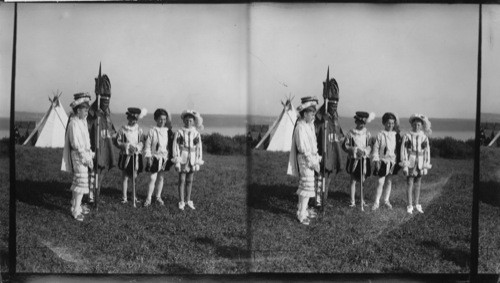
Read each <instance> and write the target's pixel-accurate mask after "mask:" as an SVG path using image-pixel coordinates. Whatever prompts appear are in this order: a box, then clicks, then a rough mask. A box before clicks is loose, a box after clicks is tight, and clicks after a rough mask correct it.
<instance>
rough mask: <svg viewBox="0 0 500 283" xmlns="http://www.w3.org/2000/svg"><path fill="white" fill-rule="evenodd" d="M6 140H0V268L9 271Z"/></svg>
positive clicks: (8, 197) (8, 195)
mask: <svg viewBox="0 0 500 283" xmlns="http://www.w3.org/2000/svg"><path fill="white" fill-rule="evenodd" d="M7 149H8V140H7V139H2V140H0V202H1V203H2V205H0V226H1V227H2V229H0V270H1V272H2V273H3V272H7V271H9V263H8V259H9V201H10V178H9V156H8V150H7Z"/></svg>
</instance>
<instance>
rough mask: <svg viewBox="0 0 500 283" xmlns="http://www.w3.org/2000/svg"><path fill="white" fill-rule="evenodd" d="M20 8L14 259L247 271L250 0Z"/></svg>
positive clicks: (37, 263) (134, 269)
mask: <svg viewBox="0 0 500 283" xmlns="http://www.w3.org/2000/svg"><path fill="white" fill-rule="evenodd" d="M17 7H18V9H17V15H18V18H17V25H18V28H17V48H16V50H17V62H16V64H17V65H16V94H15V99H16V103H15V104H16V105H15V107H16V113H15V127H16V128H15V131H16V137H15V138H16V141H17V145H16V147H15V158H16V172H17V174H16V195H17V202H16V215H15V217H16V221H17V230H16V237H17V238H16V241H17V246H16V249H17V257H16V260H17V266H16V271H17V272H22V273H120V274H241V273H245V272H247V269H248V268H247V261H246V259H247V258H248V255H247V230H246V219H247V218H246V206H245V204H246V174H247V172H246V158H245V143H246V136H245V134H246V127H245V119H246V116H245V115H243V113H245V112H246V89H245V79H246V70H247V66H246V61H245V54H246V48H247V42H246V40H247V38H246V31H247V24H248V22H247V19H246V17H247V8H246V6H241V5H218V6H212V5H120V4H111V5H100V4H69V5H57V4H44V5H37V4H32V3H30V4H18V6H17ZM4 8H5V9H7V8H9V6H8V5H5V6H4V5H2V9H4ZM9 9H10V8H9ZM10 10H11V11H12V9H10ZM7 58H8V57H7Z"/></svg>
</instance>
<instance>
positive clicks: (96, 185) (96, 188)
mask: <svg viewBox="0 0 500 283" xmlns="http://www.w3.org/2000/svg"><path fill="white" fill-rule="evenodd" d="M101 83H102V82H101V63H99V75H98V76H97V88H96V92H95V95H96V100H97V109H96V115H97V126H96V134H95V163H96V164H95V166H94V170H95V171H94V175H95V179H94V207H95V210H96V211H98V210H99V194H100V192H101V190H100V188H99V135H100V134H101V133H100V130H99V125H100V117H99V110H100V109H101V103H100V102H101V101H100V96H101Z"/></svg>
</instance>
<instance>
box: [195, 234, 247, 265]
mask: <svg viewBox="0 0 500 283" xmlns="http://www.w3.org/2000/svg"><path fill="white" fill-rule="evenodd" d="M193 241H194V242H195V243H197V244H201V245H210V246H213V247H215V253H216V254H217V256H220V257H223V258H227V259H231V260H242V259H248V258H249V255H250V253H249V252H248V251H247V250H245V249H242V248H239V247H235V246H224V245H218V244H217V243H216V242H215V241H214V240H212V239H210V238H208V237H198V238H195V239H194V240H193Z"/></svg>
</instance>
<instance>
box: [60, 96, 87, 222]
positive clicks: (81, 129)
mask: <svg viewBox="0 0 500 283" xmlns="http://www.w3.org/2000/svg"><path fill="white" fill-rule="evenodd" d="M74 98H75V100H74V101H73V102H72V103H71V104H70V107H71V108H72V109H73V113H72V115H71V116H70V119H69V122H68V126H67V127H66V135H65V142H64V151H63V160H62V165H61V170H62V171H66V172H72V173H73V183H72V185H71V188H70V190H71V192H72V197H71V214H72V215H73V217H74V218H75V219H76V220H78V221H83V214H87V213H89V209H88V208H86V207H85V206H82V198H83V195H84V194H88V193H89V175H88V174H89V169H92V168H93V166H94V164H93V158H94V153H93V152H92V150H91V149H90V137H89V131H88V126H87V120H86V118H87V115H88V110H89V107H90V105H89V101H90V95H89V94H88V93H77V94H75V95H74Z"/></svg>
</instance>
